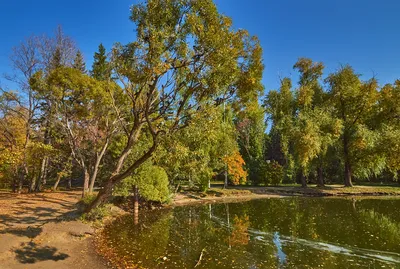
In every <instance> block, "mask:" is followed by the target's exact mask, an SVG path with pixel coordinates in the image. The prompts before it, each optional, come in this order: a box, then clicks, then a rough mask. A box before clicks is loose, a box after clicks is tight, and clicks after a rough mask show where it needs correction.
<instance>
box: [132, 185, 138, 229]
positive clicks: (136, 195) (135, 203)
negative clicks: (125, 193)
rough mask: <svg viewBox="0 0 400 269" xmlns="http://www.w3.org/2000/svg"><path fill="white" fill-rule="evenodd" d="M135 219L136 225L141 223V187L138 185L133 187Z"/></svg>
mask: <svg viewBox="0 0 400 269" xmlns="http://www.w3.org/2000/svg"><path fill="white" fill-rule="evenodd" d="M133 221H134V224H135V225H136V224H138V223H139V188H138V186H137V185H135V186H134V187H133Z"/></svg>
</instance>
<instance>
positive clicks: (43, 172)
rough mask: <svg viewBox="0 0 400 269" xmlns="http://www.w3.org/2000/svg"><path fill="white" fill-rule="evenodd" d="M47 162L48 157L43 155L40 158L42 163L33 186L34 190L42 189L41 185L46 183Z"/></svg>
mask: <svg viewBox="0 0 400 269" xmlns="http://www.w3.org/2000/svg"><path fill="white" fill-rule="evenodd" d="M47 163H48V158H47V157H44V158H43V160H42V165H41V167H40V174H39V178H38V181H37V184H36V188H35V191H36V192H40V191H42V185H44V184H46V174H47V169H46V168H47Z"/></svg>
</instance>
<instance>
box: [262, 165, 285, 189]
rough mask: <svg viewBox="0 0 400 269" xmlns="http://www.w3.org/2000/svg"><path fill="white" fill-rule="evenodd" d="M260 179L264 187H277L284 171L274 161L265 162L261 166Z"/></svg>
mask: <svg viewBox="0 0 400 269" xmlns="http://www.w3.org/2000/svg"><path fill="white" fill-rule="evenodd" d="M260 177H261V178H262V181H261V183H263V184H265V185H279V184H281V183H282V181H283V179H284V169H283V167H282V166H281V165H280V164H279V163H278V162H276V161H272V162H265V163H263V164H262V165H261V169H260Z"/></svg>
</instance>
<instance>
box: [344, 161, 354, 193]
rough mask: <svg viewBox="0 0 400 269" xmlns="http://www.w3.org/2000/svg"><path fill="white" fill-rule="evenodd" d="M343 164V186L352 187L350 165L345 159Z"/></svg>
mask: <svg viewBox="0 0 400 269" xmlns="http://www.w3.org/2000/svg"><path fill="white" fill-rule="evenodd" d="M344 166H345V167H344V186H345V187H353V182H352V179H351V178H352V171H351V165H350V163H349V162H348V161H346V163H345V165H344Z"/></svg>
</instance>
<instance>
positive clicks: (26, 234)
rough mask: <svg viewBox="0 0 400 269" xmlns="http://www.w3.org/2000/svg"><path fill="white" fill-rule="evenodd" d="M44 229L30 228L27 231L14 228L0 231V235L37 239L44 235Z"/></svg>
mask: <svg viewBox="0 0 400 269" xmlns="http://www.w3.org/2000/svg"><path fill="white" fill-rule="evenodd" d="M42 231H43V229H42V228H41V227H30V226H29V227H28V228H26V229H17V228H15V229H13V228H7V229H3V230H1V231H0V234H13V235H16V236H21V237H28V238H30V239H33V238H35V237H36V236H38V235H40V234H41V233H42Z"/></svg>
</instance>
